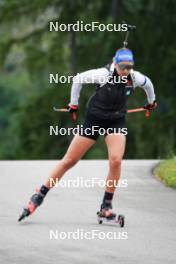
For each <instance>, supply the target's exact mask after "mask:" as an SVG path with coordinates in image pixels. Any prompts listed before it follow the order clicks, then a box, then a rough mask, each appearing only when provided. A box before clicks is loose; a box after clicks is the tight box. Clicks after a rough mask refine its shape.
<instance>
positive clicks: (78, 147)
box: [45, 135, 96, 188]
mask: <svg viewBox="0 0 176 264" xmlns="http://www.w3.org/2000/svg"><path fill="white" fill-rule="evenodd" d="M95 142H96V141H95V140H93V139H90V138H86V137H82V136H79V135H76V136H75V137H74V138H73V140H72V142H71V144H70V146H69V148H68V150H67V152H66V154H65V156H64V157H63V159H62V160H61V161H59V163H58V164H57V166H56V167H55V169H54V170H53V171H52V173H51V175H50V177H49V178H48V180H47V181H46V183H45V186H46V187H47V188H52V187H53V186H54V185H55V184H56V182H57V181H58V180H59V179H60V178H61V177H62V176H63V175H64V173H65V172H66V171H67V170H69V169H70V168H71V167H73V166H74V165H75V164H76V163H77V162H78V161H79V160H80V159H81V158H82V156H83V155H84V154H85V153H86V152H87V150H88V149H89V148H90V147H92V146H93V145H94V143H95Z"/></svg>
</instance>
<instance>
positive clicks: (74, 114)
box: [67, 104, 78, 121]
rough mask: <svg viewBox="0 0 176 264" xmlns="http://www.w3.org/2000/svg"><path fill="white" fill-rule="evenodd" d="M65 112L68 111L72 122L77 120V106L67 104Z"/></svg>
mask: <svg viewBox="0 0 176 264" xmlns="http://www.w3.org/2000/svg"><path fill="white" fill-rule="evenodd" d="M67 110H68V112H70V113H71V116H72V120H73V121H76V119H77V111H78V106H77V105H72V104H69V105H68V106H67Z"/></svg>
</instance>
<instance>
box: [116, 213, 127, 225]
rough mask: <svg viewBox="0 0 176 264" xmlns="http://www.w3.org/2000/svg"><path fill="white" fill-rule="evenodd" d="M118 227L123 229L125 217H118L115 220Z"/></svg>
mask: <svg viewBox="0 0 176 264" xmlns="http://www.w3.org/2000/svg"><path fill="white" fill-rule="evenodd" d="M117 221H118V223H119V225H120V227H124V225H125V216H124V215H118V219H117Z"/></svg>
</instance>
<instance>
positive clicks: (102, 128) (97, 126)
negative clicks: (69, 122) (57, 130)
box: [79, 115, 127, 140]
mask: <svg viewBox="0 0 176 264" xmlns="http://www.w3.org/2000/svg"><path fill="white" fill-rule="evenodd" d="M113 133H118V134H124V135H127V128H126V127H125V116H124V117H120V118H118V119H116V120H101V119H97V118H96V117H94V116H92V115H86V118H85V120H84V123H83V124H82V125H81V127H80V130H79V135H80V136H83V137H87V138H90V139H94V140H97V139H98V137H99V136H102V135H103V136H107V135H109V134H113Z"/></svg>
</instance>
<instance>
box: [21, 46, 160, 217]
mask: <svg viewBox="0 0 176 264" xmlns="http://www.w3.org/2000/svg"><path fill="white" fill-rule="evenodd" d="M133 66H134V58H133V53H132V51H131V50H129V49H127V48H121V49H119V50H117V52H116V54H115V56H114V58H113V62H112V63H110V64H109V65H107V66H105V67H102V68H99V69H93V70H89V71H86V72H83V73H81V74H78V75H76V76H75V77H74V78H73V84H72V89H71V100H70V104H69V105H68V110H69V112H70V113H72V114H73V113H74V114H76V112H77V110H78V99H79V95H80V91H81V88H82V84H84V83H94V84H96V86H97V88H96V91H95V93H94V94H93V95H92V96H91V97H90V99H89V101H88V105H87V112H86V117H85V121H84V123H83V130H82V132H80V133H78V134H77V135H75V136H74V138H73V140H72V142H71V144H70V146H69V148H68V150H67V152H66V154H65V156H64V157H63V158H62V159H61V160H60V161H59V162H58V164H57V165H56V167H55V169H54V170H53V171H52V172H51V175H50V176H49V178H48V180H47V181H46V182H45V183H44V184H43V185H42V186H41V187H40V189H39V190H38V191H36V193H35V194H33V195H32V197H31V198H30V201H29V203H28V205H27V207H26V208H25V209H24V211H23V213H22V215H21V216H20V218H19V221H21V220H22V219H23V218H24V217H26V216H29V215H30V214H32V213H33V212H34V210H35V209H36V208H37V207H38V206H40V205H41V203H42V202H43V200H44V198H45V196H46V194H47V193H48V191H49V190H50V189H51V188H52V187H54V185H55V183H56V182H58V180H59V179H61V177H62V176H63V175H64V174H65V172H67V171H68V170H69V169H70V168H71V167H73V166H74V165H75V164H76V163H77V162H78V161H79V160H80V159H81V158H82V157H83V155H84V154H85V153H86V152H87V151H88V150H89V149H90V148H91V147H92V146H93V145H94V144H95V142H96V140H97V138H98V136H99V135H100V134H101V133H99V131H98V130H97V127H98V128H101V129H102V128H103V129H104V131H106V132H107V133H105V136H104V139H105V143H106V145H107V149H108V157H109V171H108V175H107V179H106V187H105V193H104V197H103V200H102V204H101V207H100V216H101V217H105V218H111V217H113V216H114V215H115V214H114V213H113V211H112V200H113V195H114V191H115V188H116V186H117V183H118V180H119V178H120V172H121V161H122V158H123V155H124V151H125V141H126V139H125V135H124V134H123V133H114V131H119V129H122V128H125V115H126V112H127V98H128V96H129V95H130V94H131V93H132V92H133V91H134V89H135V88H136V87H137V86H138V87H142V88H143V89H144V91H145V92H146V95H147V100H148V104H147V105H146V106H145V108H146V109H148V110H153V109H154V108H156V106H157V104H156V98H155V93H154V88H153V84H152V82H151V81H150V79H149V78H148V77H146V76H145V75H143V74H141V73H140V72H138V71H134V70H133ZM119 77H120V78H121V81H119ZM122 77H123V78H122ZM124 77H125V78H124ZM93 127H96V130H95V129H93ZM90 131H91V133H90ZM101 131H102V130H101ZM110 182H111V183H113V184H108V183H110Z"/></svg>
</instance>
